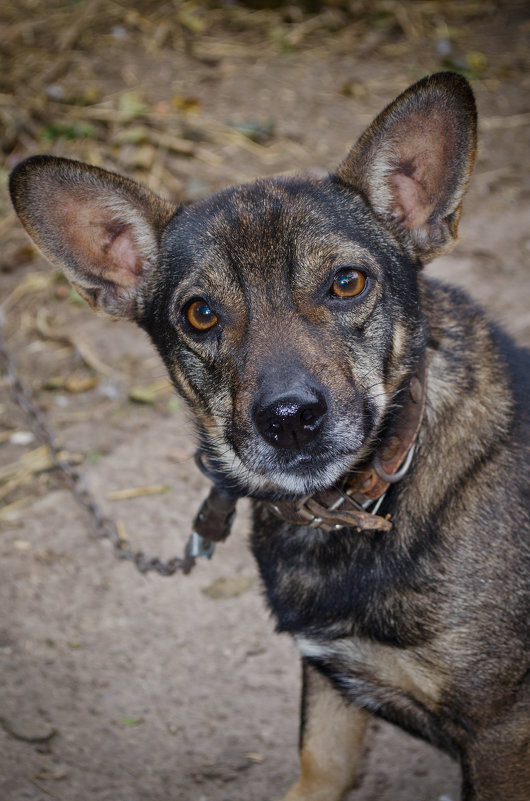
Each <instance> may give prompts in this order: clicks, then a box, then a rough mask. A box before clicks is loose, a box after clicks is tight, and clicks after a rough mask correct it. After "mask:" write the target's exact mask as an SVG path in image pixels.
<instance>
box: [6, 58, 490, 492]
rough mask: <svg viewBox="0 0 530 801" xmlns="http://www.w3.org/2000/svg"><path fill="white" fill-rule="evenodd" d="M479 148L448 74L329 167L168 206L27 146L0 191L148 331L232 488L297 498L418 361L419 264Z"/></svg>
mask: <svg viewBox="0 0 530 801" xmlns="http://www.w3.org/2000/svg"><path fill="white" fill-rule="evenodd" d="M473 153H474V106H473V101H472V96H471V93H470V90H469V87H468V86H467V84H466V82H465V81H464V80H463V79H461V78H459V77H458V76H455V75H453V74H450V73H446V74H441V75H439V76H433V78H430V79H426V80H425V81H422V82H420V83H419V84H417V85H416V86H415V87H412V88H411V89H409V90H408V92H406V93H405V94H404V95H402V96H401V97H400V98H398V100H396V101H394V103H393V104H392V105H391V106H390V107H389V108H388V109H387V110H385V111H384V112H383V113H382V114H381V115H380V116H379V117H378V118H377V120H376V121H375V122H374V124H373V125H372V127H371V128H370V129H369V130H368V131H367V132H366V133H365V134H364V135H363V137H361V139H360V140H359V142H358V143H357V145H356V146H355V147H354V149H353V150H352V151H351V153H350V155H349V156H348V158H347V159H346V160H345V162H344V163H343V164H342V165H341V166H340V167H339V169H338V170H337V172H336V173H335V174H334V175H332V176H329V177H328V178H323V179H318V180H317V179H311V178H305V179H304V178H285V179H281V178H279V179H269V180H262V181H257V182H256V183H254V184H251V185H249V186H243V187H238V188H235V189H229V190H226V191H224V192H221V193H219V194H217V195H214V196H212V197H211V198H209V199H207V200H204V201H201V202H198V203H196V204H194V205H192V206H190V207H188V208H184V209H179V210H177V211H176V212H175V210H174V209H173V208H171V207H170V206H169V205H168V204H166V203H165V202H163V201H161V200H160V199H158V198H156V197H155V196H153V195H152V194H151V193H150V192H148V191H147V190H145V189H143V188H141V187H139V186H138V185H137V184H134V183H133V182H131V181H128V180H127V179H122V178H119V177H118V176H114V175H111V174H109V173H106V172H104V171H102V170H98V169H96V168H90V167H88V166H87V165H81V164H78V163H76V162H69V161H66V160H62V159H53V158H46V157H37V158H35V159H29V160H28V161H26V162H23V163H22V164H21V165H20V166H19V167H18V168H17V170H16V171H15V173H14V175H13V177H12V184H11V190H12V197H13V200H14V204H15V208H16V209H17V211H18V213H19V215H20V217H21V219H22V221H23V222H24V224H25V226H26V228H27V230H28V232H29V233H30V234H31V236H32V237H33V238H34V239H35V241H36V242H37V243H38V244H39V246H40V247H41V248H42V250H43V251H44V252H45V254H46V255H47V256H48V257H49V258H50V259H51V260H52V261H54V262H55V263H59V264H60V266H61V267H62V268H63V269H64V270H65V271H66V273H67V274H68V275H69V277H70V279H71V280H72V283H73V284H74V285H75V286H76V287H77V288H78V289H79V291H80V292H81V293H82V294H83V295H84V296H85V297H86V298H87V300H88V301H89V302H90V303H91V305H92V306H94V307H95V308H96V309H97V310H100V311H103V312H105V313H107V314H112V315H114V316H124V317H128V318H130V319H134V320H136V321H137V322H138V323H139V324H140V325H141V326H142V327H144V328H145V329H146V330H147V331H148V332H149V334H150V335H151V337H152V339H153V341H154V343H155V345H156V347H157V348H158V350H159V352H160V353H161V355H162V358H163V359H164V362H165V364H166V366H167V368H168V371H169V373H170V375H171V377H172V379H173V381H174V383H175V385H176V386H177V388H178V389H179V391H180V392H181V394H182V395H183V396H184V397H185V398H186V399H187V401H188V402H189V405H190V407H191V409H192V410H193V412H194V414H195V416H196V419H197V422H198V430H199V435H200V439H201V445H202V448H203V449H204V450H205V451H206V453H207V454H208V456H209V460H210V462H211V464H212V465H213V467H214V469H216V470H217V471H218V472H219V473H221V474H222V475H223V476H224V480H225V482H226V484H227V486H232V487H234V488H236V487H237V489H238V490H239V491H242V492H247V493H252V494H254V495H269V496H270V495H275V496H278V495H283V494H291V495H293V494H295V495H303V494H308V493H311V492H314V491H315V490H317V489H323V488H325V487H328V486H330V485H332V484H333V483H334V482H335V481H336V480H337V479H338V478H339V477H340V475H341V474H343V473H344V472H345V471H346V470H347V469H349V468H351V467H352V466H353V465H355V463H357V462H359V461H360V460H361V459H362V458H363V456H364V455H365V454H366V452H367V449H368V447H369V445H370V443H371V442H372V441H373V439H374V437H376V436H377V432H378V429H379V427H380V425H381V422H382V420H383V418H384V417H385V415H386V413H387V411H388V409H389V407H390V406H391V404H392V403H393V402H394V401H395V399H396V395H397V393H398V392H399V390H400V388H401V386H402V384H403V382H404V381H405V379H406V377H407V375H409V374H410V371H411V369H412V368H413V366H414V364H415V362H416V361H417V359H418V358H419V354H420V353H421V350H422V348H423V347H424V344H425V338H426V331H425V327H424V322H423V316H422V312H421V299H420V290H419V286H418V268H419V267H420V266H421V264H422V263H423V262H424V261H425V260H428V259H429V258H432V257H433V255H435V253H436V252H440V251H441V250H443V249H447V247H448V246H450V244H451V243H452V241H453V240H454V238H455V235H456V225H457V222H458V217H459V213H460V201H461V197H462V194H463V192H464V190H465V187H466V184H467V181H468V178H469V173H470V170H471V163H472V159H473Z"/></svg>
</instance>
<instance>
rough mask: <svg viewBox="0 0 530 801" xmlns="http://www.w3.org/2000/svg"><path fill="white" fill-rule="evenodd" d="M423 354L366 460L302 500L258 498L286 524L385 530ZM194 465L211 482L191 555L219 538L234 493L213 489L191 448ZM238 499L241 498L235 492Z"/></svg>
mask: <svg viewBox="0 0 530 801" xmlns="http://www.w3.org/2000/svg"><path fill="white" fill-rule="evenodd" d="M426 383H427V382H426V365H425V357H423V358H422V359H421V361H420V362H419V364H418V366H417V368H416V370H415V371H414V373H413V375H412V377H411V379H410V380H409V381H408V383H407V385H406V387H405V389H404V390H403V392H404V393H405V397H404V400H403V403H402V405H401V408H400V412H399V414H397V415H396V416H395V418H394V419H393V420H392V424H391V425H390V427H389V430H388V432H387V433H386V435H385V436H384V438H383V440H382V442H381V444H380V445H379V446H378V447H377V448H376V449H375V451H374V452H373V454H372V455H371V457H370V459H369V460H367V461H366V462H365V464H364V465H362V466H361V467H359V468H357V469H356V470H354V471H351V472H348V473H347V474H346V475H345V476H344V477H343V479H342V480H341V481H340V482H339V483H338V484H337V485H336V486H334V487H332V488H330V489H328V490H325V491H320V492H316V493H314V494H312V495H308V496H305V497H304V498H298V499H291V500H286V501H277V502H272V501H266V500H264V501H262V503H264V504H265V505H266V506H267V507H268V508H269V509H270V510H271V511H272V512H273V513H274V514H275V515H276V516H277V517H279V518H281V519H282V520H284V521H285V522H287V523H290V524H292V525H299V526H308V527H310V528H320V529H323V530H325V531H331V530H333V529H340V528H345V527H348V528H354V529H357V530H358V531H364V530H366V531H389V530H390V529H391V528H392V521H391V519H390V517H389V516H388V515H387V516H385V517H382V516H380V515H378V514H377V512H378V510H379V507H380V505H381V503H382V501H383V499H384V496H385V494H386V492H387V491H388V488H389V487H390V485H391V484H396V483H397V482H399V481H401V479H402V478H403V477H404V476H405V474H406V473H407V472H408V469H409V467H410V465H411V462H412V456H413V454H414V447H415V442H416V437H417V435H418V432H419V430H420V426H421V423H422V419H423V412H424V409H425V397H426ZM196 461H197V464H198V466H199V468H200V469H201V470H202V472H203V473H205V475H207V476H208V477H209V478H210V479H211V480H212V481H213V487H212V489H211V491H210V494H209V495H208V497H207V498H206V500H205V501H204V502H203V504H202V506H201V508H200V509H199V512H198V513H197V516H196V517H195V520H194V523H193V534H192V538H191V542H192V551H193V552H192V553H191V555H192V556H208V557H209V556H211V554H212V552H213V544H214V543H215V542H221V541H223V540H225V539H226V538H227V537H228V535H229V533H230V528H231V524H232V521H233V518H234V515H235V509H236V503H237V499H238V496H237V495H229V494H227V493H226V492H224V491H223V490H221V489H220V488H219V487H218V482H217V481H216V476H215V474H214V473H213V471H211V470H210V469H209V468H208V467H207V465H206V464H205V461H204V455H203V454H202V453H201V451H198V452H197V455H196ZM239 497H242V496H239Z"/></svg>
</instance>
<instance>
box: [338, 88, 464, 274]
mask: <svg viewBox="0 0 530 801" xmlns="http://www.w3.org/2000/svg"><path fill="white" fill-rule="evenodd" d="M476 127H477V115H476V107H475V101H474V97H473V93H472V91H471V87H470V86H469V84H468V82H467V81H466V80H465V78H463V77H462V76H461V75H458V74H457V73H454V72H440V73H437V74H435V75H431V76H430V77H428V78H424V79H423V80H421V81H419V82H418V83H416V84H414V85H413V86H411V87H410V88H409V89H407V90H406V92H404V93H403V94H402V95H400V96H399V97H398V98H396V100H394V102H393V103H391V104H390V105H389V106H388V107H387V108H386V109H385V110H384V111H382V112H381V114H379V116H378V117H376V119H375V120H374V122H373V123H372V125H371V126H370V127H369V128H368V130H367V131H365V132H364V134H363V135H362V136H361V138H360V139H359V141H358V142H357V144H356V145H355V146H354V147H353V149H352V150H351V151H350V153H349V155H348V156H347V158H346V160H345V161H344V162H343V163H342V164H341V165H340V167H339V168H338V170H337V172H336V174H335V177H336V179H338V180H339V181H340V182H342V183H344V184H347V185H348V186H351V187H352V188H354V189H355V190H357V191H359V192H360V193H361V195H362V196H363V197H364V198H365V200H367V202H368V204H369V205H370V207H371V208H372V210H373V212H374V213H375V215H376V216H377V217H378V219H379V220H380V221H381V222H382V223H383V224H384V225H386V226H387V227H388V228H390V229H391V230H392V231H393V232H394V233H395V234H397V235H398V236H399V238H400V240H401V241H402V243H403V244H404V246H405V247H406V248H407V250H408V251H409V253H410V254H411V255H412V256H413V257H414V258H416V259H419V261H420V262H421V263H426V262H428V261H430V260H431V259H433V258H434V257H435V256H437V255H438V254H439V253H442V252H444V251H446V250H448V249H449V248H450V247H451V246H452V245H453V244H454V242H455V241H456V236H457V227H458V221H459V219H460V213H461V202H462V197H463V195H464V193H465V191H466V189H467V186H468V183H469V179H470V176H471V172H472V170H473V163H474V160H475V150H476Z"/></svg>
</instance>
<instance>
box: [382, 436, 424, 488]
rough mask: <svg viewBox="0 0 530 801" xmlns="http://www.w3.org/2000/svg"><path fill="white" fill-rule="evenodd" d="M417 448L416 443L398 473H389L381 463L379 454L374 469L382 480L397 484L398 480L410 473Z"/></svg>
mask: <svg viewBox="0 0 530 801" xmlns="http://www.w3.org/2000/svg"><path fill="white" fill-rule="evenodd" d="M415 449H416V445H412V446H411V448H410V450H409V452H408V453H407V458H406V459H405V461H404V462H403V465H402V466H401V468H400V469H399V470H398V471H397V472H396V473H392V474H390V473H387V472H386V470H385V468H384V467H383V465H382V464H381V460H380V458H379V456H377V454H376V456H375V457H374V462H373V464H374V470H375V472H376V473H377V475H378V476H379V478H380V479H381V481H384V482H386V483H387V484H397V482H398V481H401V479H402V478H403V477H404V476H405V475H406V474H407V473H408V471H409V468H410V465H411V464H412V457H413V456H414V451H415Z"/></svg>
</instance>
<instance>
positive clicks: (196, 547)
mask: <svg viewBox="0 0 530 801" xmlns="http://www.w3.org/2000/svg"><path fill="white" fill-rule="evenodd" d="M206 543H207V544H206ZM214 551H215V542H212V541H211V540H205V539H204V537H201V535H200V534H197V532H196V531H192V532H191V534H190V538H189V540H188V542H187V543H186V551H185V553H186V556H189V557H191V558H192V559H197V558H201V559H211V558H212V556H213V552H214Z"/></svg>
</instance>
